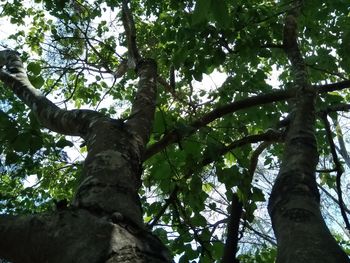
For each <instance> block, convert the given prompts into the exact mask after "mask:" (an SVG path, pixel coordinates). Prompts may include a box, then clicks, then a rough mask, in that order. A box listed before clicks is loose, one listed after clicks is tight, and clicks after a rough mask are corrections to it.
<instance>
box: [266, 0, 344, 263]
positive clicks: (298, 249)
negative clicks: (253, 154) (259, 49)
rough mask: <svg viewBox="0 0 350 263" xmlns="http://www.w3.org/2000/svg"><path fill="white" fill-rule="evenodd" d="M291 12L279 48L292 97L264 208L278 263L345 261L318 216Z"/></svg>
mask: <svg viewBox="0 0 350 263" xmlns="http://www.w3.org/2000/svg"><path fill="white" fill-rule="evenodd" d="M296 2H298V1H296ZM298 4H299V3H298ZM293 10H294V11H293V12H291V13H290V14H288V15H287V17H286V20H285V27H284V43H283V44H284V50H285V52H286V54H287V56H288V58H289V60H290V62H291V68H292V74H293V75H294V87H295V89H296V90H297V96H296V99H295V104H294V109H293V112H292V113H291V114H290V122H289V125H288V129H287V134H286V142H285V152H284V158H283V160H282V166H281V169H280V171H279V174H278V176H277V180H276V182H275V184H274V187H273V189H272V193H271V196H270V200H269V207H268V208H269V213H270V216H271V220H272V225H273V229H274V232H275V235H276V238H277V244H278V245H277V247H278V249H277V263H282V262H283V263H285V262H288V263H294V262H295V263H300V262H308V263H313V262H315V263H316V262H323V263H345V262H350V261H349V259H348V257H347V256H346V254H345V253H344V252H343V251H342V249H341V248H340V247H339V246H338V244H337V243H336V241H335V240H334V238H333V237H332V235H331V233H330V231H329V230H328V228H327V226H326V224H325V222H324V219H323V217H322V215H321V212H320V196H319V192H318V189H317V184H316V178H315V171H316V165H317V163H318V152H317V145H316V139H315V135H314V132H315V128H314V126H315V99H316V91H315V89H313V88H312V87H311V85H310V84H309V80H308V74H307V70H306V67H305V63H304V60H303V58H302V55H301V52H300V50H299V47H298V44H297V24H296V23H297V22H296V18H297V11H296V10H297V8H294V9H293Z"/></svg>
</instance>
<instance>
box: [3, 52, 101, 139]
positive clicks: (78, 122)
mask: <svg viewBox="0 0 350 263" xmlns="http://www.w3.org/2000/svg"><path fill="white" fill-rule="evenodd" d="M0 66H1V67H3V66H6V70H5V69H4V68H1V69H0V80H1V81H2V82H4V83H5V84H6V85H7V86H8V87H9V88H11V89H12V90H13V92H14V93H15V94H16V95H17V97H19V98H20V99H21V100H22V101H23V102H24V103H25V104H26V105H27V106H28V107H29V108H30V109H31V110H32V111H33V113H34V114H35V115H36V116H37V118H38V120H39V121H40V122H41V124H42V125H43V126H44V127H46V128H48V129H50V130H52V131H55V132H58V133H61V134H65V135H73V136H81V137H84V136H85V134H86V130H87V127H88V126H89V124H90V123H91V122H92V121H94V120H95V119H97V118H101V117H102V115H101V114H99V113H97V112H95V111H91V110H71V111H67V110H62V109H60V108H59V107H57V106H56V105H55V104H54V103H52V102H51V101H50V100H48V99H47V98H46V97H45V96H44V95H43V94H42V93H41V92H40V91H38V90H37V89H35V88H34V87H33V85H32V84H31V83H30V82H29V80H28V77H27V74H26V71H25V69H24V67H23V63H22V61H21V59H20V57H19V54H18V53H17V52H15V51H12V50H3V51H0Z"/></svg>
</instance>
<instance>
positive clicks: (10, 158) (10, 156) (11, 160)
mask: <svg viewBox="0 0 350 263" xmlns="http://www.w3.org/2000/svg"><path fill="white" fill-rule="evenodd" d="M18 160H20V157H19V155H17V154H16V153H15V152H9V153H7V154H6V160H5V164H7V165H10V164H15V163H17V162H18Z"/></svg>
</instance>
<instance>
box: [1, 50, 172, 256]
mask: <svg viewBox="0 0 350 263" xmlns="http://www.w3.org/2000/svg"><path fill="white" fill-rule="evenodd" d="M0 61H1V62H2V63H3V64H4V65H6V67H7V70H4V69H1V71H0V79H1V80H2V81H4V82H5V83H6V84H7V86H9V87H10V88H11V89H12V90H13V91H14V93H15V94H16V95H17V96H18V97H19V98H20V99H21V100H22V101H23V102H24V103H26V104H27V106H29V107H30V108H31V110H32V111H33V112H34V113H35V114H36V115H37V117H38V119H39V120H40V121H41V123H42V124H43V125H44V126H45V127H47V128H49V129H51V130H53V131H56V132H59V133H62V134H69V135H78V136H81V137H82V138H84V140H85V141H86V145H87V149H88V155H87V158H86V160H85V163H84V169H83V172H82V175H81V178H80V184H79V186H78V188H77V189H76V193H75V197H74V200H73V203H72V204H71V205H68V206H66V207H65V206H62V205H58V206H57V208H58V209H57V211H56V212H54V213H51V214H40V215H31V216H0V237H1V238H0V255H1V256H2V257H4V258H5V259H8V260H11V261H13V262H21V263H34V262H35V263H40V262H50V263H55V262H57V263H73V262H74V263H77V262H84V263H85V262H91V263H93V262H96V263H100V262H123V263H125V262H170V261H171V260H170V258H169V255H168V251H167V249H166V248H165V246H164V245H163V244H162V243H161V242H160V241H159V240H158V239H157V238H156V237H155V236H153V235H152V233H150V232H148V231H147V230H146V228H145V225H144V223H143V219H142V208H141V204H140V199H139V196H138V190H139V187H140V186H141V173H142V168H141V163H142V158H143V156H142V155H143V152H144V148H145V145H146V143H147V142H148V139H149V134H150V131H151V127H152V120H153V115H154V110H155V97H156V76H157V65H156V63H155V62H154V61H153V60H140V61H139V63H138V68H137V73H138V76H139V85H138V91H137V95H136V98H135V101H134V104H133V108H132V114H131V117H130V118H129V120H128V121H125V122H124V121H121V120H115V119H111V118H109V117H106V116H104V115H102V114H99V113H97V112H94V111H88V110H73V111H65V110H61V109H59V108H58V107H57V106H55V105H54V104H53V103H52V102H50V101H49V100H48V99H47V98H45V97H44V96H43V95H42V94H40V92H38V91H37V90H35V88H34V87H33V86H32V85H31V84H30V82H29V81H28V78H27V75H26V72H25V69H24V68H23V65H22V62H21V60H20V58H19V55H18V54H17V53H15V52H13V51H1V52H0Z"/></svg>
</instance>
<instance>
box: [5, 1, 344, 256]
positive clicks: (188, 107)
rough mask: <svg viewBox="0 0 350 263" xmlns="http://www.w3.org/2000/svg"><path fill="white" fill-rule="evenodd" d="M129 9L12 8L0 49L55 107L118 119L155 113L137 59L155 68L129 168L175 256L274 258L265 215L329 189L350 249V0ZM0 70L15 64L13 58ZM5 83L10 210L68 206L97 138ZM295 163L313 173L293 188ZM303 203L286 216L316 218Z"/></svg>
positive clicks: (333, 217) (326, 203) (146, 213)
mask: <svg viewBox="0 0 350 263" xmlns="http://www.w3.org/2000/svg"><path fill="white" fill-rule="evenodd" d="M128 2H129V1H115V0H114V1H113V0H95V1H82V0H69V1H68V0H60V1H48V0H43V1H40V0H35V1H16V0H15V1H11V2H10V1H8V2H2V3H1V5H0V10H1V19H2V20H1V21H3V22H2V23H3V25H2V27H4V26H8V27H10V26H11V30H12V32H11V34H9V35H8V37H7V38H6V39H2V40H1V42H0V44H1V46H2V47H3V49H4V50H5V49H6V50H8V49H11V50H15V51H16V52H18V56H20V58H21V61H22V62H23V63H24V67H25V70H26V73H27V74H28V79H29V81H30V82H31V84H32V85H33V87H34V88H35V89H36V90H39V91H40V92H42V94H43V95H45V96H46V97H47V98H48V99H50V100H51V101H52V102H54V104H52V105H53V106H52V107H56V106H55V105H57V106H59V107H60V108H61V109H69V110H72V109H79V110H83V109H84V110H85V109H88V110H89V111H86V112H87V113H86V114H90V113H91V114H92V112H93V114H95V113H96V112H97V113H98V114H103V116H107V117H108V118H113V119H114V120H115V122H116V123H117V124H118V125H121V126H122V125H123V124H124V123H127V122H128V121H129V120H133V117H134V116H138V115H139V114H140V113H141V112H146V111H148V109H147V105H146V106H144V108H143V107H139V106H137V107H138V108H136V107H135V101H137V100H138V98H140V96H141V95H140V93H139V89H140V88H139V87H140V86H141V84H142V74H141V73H140V71H139V72H138V71H137V68H138V65H139V64H138V63H139V61H140V58H150V59H152V61H155V62H156V64H157V76H156V80H155V81H156V83H157V93H156V95H154V96H156V102H155V112H154V118H153V117H149V116H148V115H145V116H146V117H147V116H148V117H147V118H148V120H147V122H146V121H145V120H144V119H142V118H140V119H139V120H138V121H141V122H142V121H145V122H146V124H145V125H143V122H142V123H140V124H139V127H138V129H141V130H142V129H143V128H144V129H147V128H146V127H148V126H147V125H148V124H147V123H148V121H150V122H152V123H153V125H152V128H151V131H150V136H149V140H148V138H147V136H145V137H143V138H141V139H140V140H144V141H146V142H147V146H146V148H145V149H144V151H141V152H142V156H141V157H140V158H141V162H140V165H141V164H142V167H136V166H137V165H135V166H134V169H142V170H143V174H142V177H141V179H142V186H141V187H140V188H139V189H138V192H139V196H140V200H141V206H142V209H143V219H144V221H145V223H146V226H147V229H149V230H150V231H153V233H155V234H156V235H157V236H158V237H159V239H160V240H161V241H162V242H163V244H165V245H166V246H167V248H168V249H169V251H170V252H171V254H172V257H174V259H175V260H176V261H178V262H192V261H193V262H198V261H199V262H219V261H221V260H222V262H246V263H248V262H275V259H276V254H277V247H278V246H279V243H278V241H279V240H278V239H279V238H278V237H279V236H280V235H279V234H278V230H277V231H276V228H277V229H278V226H277V227H276V225H277V224H278V223H273V224H271V220H270V218H269V215H268V213H270V216H272V217H273V216H274V214H275V213H277V212H274V209H277V210H278V208H275V207H279V205H280V203H279V202H280V201H279V200H280V199H279V198H281V199H282V198H284V197H285V196H287V199H288V198H290V199H292V197H290V196H289V194H290V193H295V192H298V191H299V192H298V194H299V193H300V192H302V196H303V195H304V194H305V192H306V195H313V198H314V199H315V200H316V199H317V198H319V197H320V200H321V208H322V215H323V218H324V219H325V221H326V223H327V225H328V228H330V230H331V233H332V235H333V237H334V239H335V240H336V242H337V243H338V244H339V246H341V247H342V249H343V250H344V251H345V253H347V254H349V253H350V247H349V245H350V243H349V232H348V231H349V229H350V224H349V221H348V219H347V217H348V214H349V210H348V208H347V205H348V203H349V199H348V194H349V187H348V185H349V181H348V180H349V176H348V172H347V171H348V168H350V159H349V156H348V153H347V148H348V145H347V140H348V136H347V134H348V129H349V124H348V117H349V115H348V114H347V111H348V110H349V109H350V104H349V100H350V94H349V89H348V88H349V87H350V78H349V72H350V57H349V56H348V54H349V52H350V19H349V16H350V5H349V3H348V1H346V0H324V1H316V0H309V1H277V0H275V1H274V0H244V1H243V0H237V1H228V0H186V1H178V0H143V1H140V0H132V1H130V3H128ZM123 5H124V9H123ZM122 9H123V10H124V11H122ZM130 19H131V20H130ZM136 45H137V46H136ZM0 65H1V66H3V69H2V72H4V71H5V66H6V65H8V61H5V62H3V61H1V60H0ZM135 68H136V71H135ZM4 74H5V73H4ZM5 78H6V77H5V75H1V76H0V79H1V80H2V82H5V83H6V81H5V80H4V79H5ZM145 78H146V77H145ZM138 81H139V82H138ZM145 87H146V86H145ZM145 87H144V88H145ZM0 88H1V93H0V101H1V107H0V142H1V143H0V162H1V167H0V211H1V214H11V215H26V214H36V213H47V212H50V211H57V210H59V209H60V208H59V207H60V205H62V203H63V204H64V206H66V203H68V204H70V203H71V202H72V200H73V199H74V195H75V193H76V192H77V189H78V188H79V185H80V184H81V183H82V178H81V173H82V170H83V163H84V159H85V157H86V155H87V152H88V148H87V147H86V144H87V143H89V142H86V141H85V140H83V139H81V138H80V137H77V136H80V135H81V134H82V133H83V132H82V131H81V130H77V131H76V133H73V132H69V133H65V134H66V135H64V134H62V132H61V131H62V130H64V128H62V129H61V130H55V129H51V128H50V127H51V126H50V124H48V123H44V124H43V123H42V121H40V120H39V119H38V118H37V114H35V112H33V109H32V108H31V110H29V109H28V107H27V106H25V104H24V103H23V102H24V101H25V99H26V98H24V99H23V98H21V97H19V98H18V94H17V96H16V92H14V91H13V90H12V89H10V88H8V85H4V84H3V83H1V86H0ZM35 92H36V91H35ZM305 94H306V95H305ZM27 105H28V104H27ZM50 105H51V104H50ZM45 107H49V106H47V105H46V104H45ZM50 107H51V106H50ZM84 112H85V111H84ZM99 116H100V115H99ZM152 116H153V115H152ZM296 116H297V117H296ZM152 118H153V119H152ZM70 125H71V126H73V125H74V123H71V124H70ZM298 132H299V135H298V136H299V137H298V138H296V137H293V136H296V134H298ZM67 134H68V135H67ZM300 134H301V135H300ZM313 138H314V139H313ZM316 144H317V146H316ZM293 145H294V146H297V145H298V147H299V148H300V149H302V148H307V147H309V148H308V149H307V150H305V151H304V150H300V152H299V153H296V151H298V147H296V149H292V150H290V149H291V147H293ZM299 145H300V146H299ZM121 146H122V144H121ZM121 146H120V147H121ZM316 147H317V148H316ZM286 149H287V150H286ZM288 149H289V150H288ZM317 158H318V159H317ZM300 162H304V164H303V165H304V167H305V166H308V165H309V166H310V167H306V168H305V170H303V171H302V172H301V174H302V175H301V176H300V178H301V177H302V179H300V178H298V179H295V180H297V182H296V181H295V180H294V179H291V178H292V176H289V177H288V176H287V175H286V174H288V175H289V174H290V173H292V172H293V169H292V168H291V169H290V170H288V169H289V168H288V167H293V168H295V167H297V166H298V165H299V164H300ZM134 163H136V161H135V162H133V163H132V164H134ZM313 163H315V166H316V165H317V166H316V168H315V167H313ZM280 169H281V170H280ZM308 169H310V170H308ZM315 169H316V170H315ZM279 170H280V174H279V175H278V171H279ZM296 170H297V169H296V168H295V171H296ZM283 171H284V172H283ZM298 172H300V171H299V170H298ZM309 172H310V174H312V175H310V177H308V176H309V174H308V173H309ZM315 172H316V175H314V173H315ZM295 173H296V172H295ZM306 177H307V179H305V180H304V179H303V178H306ZM276 178H278V179H277V180H276ZM28 180H29V181H30V182H29V183H28ZM298 180H299V181H298ZM285 181H286V182H285ZM280 184H281V185H282V184H283V186H280ZM288 184H290V185H291V187H290V189H289V188H288V187H287V186H288ZM286 185H287V186H286ZM279 187H280V188H279ZM287 188H288V189H287ZM276 189H278V190H276ZM271 191H273V194H272V195H271ZM318 191H319V192H320V196H318ZM279 195H281V196H282V197H280V196H279ZM317 196H318V197H317ZM106 198H108V197H106ZM274 198H276V200H274ZM269 199H270V202H268V201H269ZM303 200H304V199H303ZM318 201H319V199H318ZM318 201H317V202H318ZM298 202H304V201H296V202H295V203H294V204H293V207H292V208H293V209H294V210H293V209H292V210H293V214H292V215H291V214H288V218H289V219H291V218H292V219H293V218H297V219H298V220H299V219H300V218H302V219H303V220H304V219H305V218H307V217H308V214H307V213H305V210H302V209H300V207H299V206H300V204H299V203H298ZM305 202H306V203H307V202H308V201H305ZM315 202H316V201H315ZM296 203H297V204H296ZM268 204H269V207H268V208H267V205H268ZM296 206H298V207H297V208H296ZM310 206H311V205H310ZM289 208H290V206H289ZM268 210H269V211H268ZM312 211H313V210H312ZM315 213H316V212H315ZM293 216H294V217H293ZM276 218H278V216H276ZM275 220H276V222H277V221H278V220H279V219H275ZM296 221H297V220H296ZM273 222H274V219H273ZM286 222H287V221H286ZM300 222H304V221H298V222H297V223H299V224H300V225H302V223H300ZM272 226H273V227H274V230H275V232H277V233H276V236H277V239H276V238H275V234H274V233H273V230H272ZM315 231H316V230H315ZM0 233H1V228H0ZM317 234H318V232H317V233H316V232H315V235H317ZM320 235H321V234H320ZM280 239H283V236H282V237H280ZM237 244H238V247H237ZM330 246H331V245H330ZM279 249H280V248H279ZM290 249H291V250H293V248H292V247H291V248H290ZM279 251H282V250H279ZM236 252H237V254H236ZM279 253H280V255H282V254H281V253H282V252H279ZM305 253H306V252H305ZM1 256H2V255H1V254H0V258H1ZM230 260H231V261H230ZM233 260H237V261H233ZM238 260H239V261H238ZM280 260H281V259H280ZM280 262H283V261H280ZM315 262H317V261H315ZM319 262H320V261H319ZM327 262H331V261H327ZM344 262H346V261H344Z"/></svg>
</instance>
